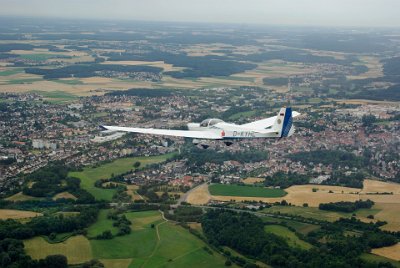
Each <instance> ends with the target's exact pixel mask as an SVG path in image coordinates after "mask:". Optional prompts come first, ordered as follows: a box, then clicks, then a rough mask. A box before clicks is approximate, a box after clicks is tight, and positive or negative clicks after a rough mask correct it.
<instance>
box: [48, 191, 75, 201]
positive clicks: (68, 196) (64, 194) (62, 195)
mask: <svg viewBox="0 0 400 268" xmlns="http://www.w3.org/2000/svg"><path fill="white" fill-rule="evenodd" d="M60 198H64V199H72V200H76V199H77V198H76V196H74V195H73V194H71V193H68V192H62V193H58V194H56V195H55V196H54V197H53V200H57V199H60Z"/></svg>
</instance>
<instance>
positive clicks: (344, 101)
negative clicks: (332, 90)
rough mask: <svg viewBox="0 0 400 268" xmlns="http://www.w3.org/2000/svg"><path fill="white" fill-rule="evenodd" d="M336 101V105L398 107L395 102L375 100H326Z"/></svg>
mask: <svg viewBox="0 0 400 268" xmlns="http://www.w3.org/2000/svg"><path fill="white" fill-rule="evenodd" d="M328 100H330V101H331V100H333V101H336V102H337V103H344V104H361V105H363V104H394V105H398V104H399V103H398V102H395V101H376V100H363V99H352V100H344V99H328Z"/></svg>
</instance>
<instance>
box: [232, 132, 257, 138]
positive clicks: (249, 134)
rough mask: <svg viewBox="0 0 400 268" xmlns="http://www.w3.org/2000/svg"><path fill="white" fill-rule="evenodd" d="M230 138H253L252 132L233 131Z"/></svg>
mask: <svg viewBox="0 0 400 268" xmlns="http://www.w3.org/2000/svg"><path fill="white" fill-rule="evenodd" d="M232 136H233V137H243V138H248V137H252V138H254V137H255V135H254V132H253V131H233V133H232Z"/></svg>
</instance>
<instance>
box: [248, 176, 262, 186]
mask: <svg viewBox="0 0 400 268" xmlns="http://www.w3.org/2000/svg"><path fill="white" fill-rule="evenodd" d="M264 180H265V179H264V178H252V177H249V178H246V179H244V180H243V183H244V184H250V185H252V184H256V183H259V182H263V181H264Z"/></svg>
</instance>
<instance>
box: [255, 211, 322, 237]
mask: <svg viewBox="0 0 400 268" xmlns="http://www.w3.org/2000/svg"><path fill="white" fill-rule="evenodd" d="M261 219H262V220H263V222H265V223H266V224H277V225H280V224H285V226H288V227H292V228H294V229H295V230H296V232H299V233H301V234H303V235H307V234H308V233H309V232H312V231H314V230H317V229H319V228H321V227H320V226H319V225H315V224H310V223H303V222H299V221H295V220H289V219H286V218H285V219H282V218H275V217H270V216H262V217H261Z"/></svg>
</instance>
